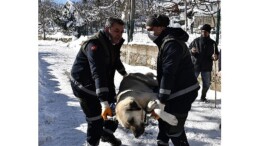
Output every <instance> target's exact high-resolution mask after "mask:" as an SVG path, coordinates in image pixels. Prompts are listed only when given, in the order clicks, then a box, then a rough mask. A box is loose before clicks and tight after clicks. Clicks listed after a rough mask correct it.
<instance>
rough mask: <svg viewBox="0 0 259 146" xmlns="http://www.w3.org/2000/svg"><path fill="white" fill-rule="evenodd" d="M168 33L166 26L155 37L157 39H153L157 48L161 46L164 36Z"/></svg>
mask: <svg viewBox="0 0 259 146" xmlns="http://www.w3.org/2000/svg"><path fill="white" fill-rule="evenodd" d="M168 34H169V31H168V27H167V28H165V29H164V30H163V31H162V32H161V34H160V35H159V36H158V37H157V39H155V40H154V43H155V44H156V45H157V46H158V48H160V47H161V45H162V43H163V40H164V38H165V37H166V36H167V35H168Z"/></svg>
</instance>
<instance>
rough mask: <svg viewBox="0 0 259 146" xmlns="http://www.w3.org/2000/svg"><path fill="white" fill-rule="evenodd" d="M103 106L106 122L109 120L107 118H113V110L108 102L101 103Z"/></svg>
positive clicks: (103, 115)
mask: <svg viewBox="0 0 259 146" xmlns="http://www.w3.org/2000/svg"><path fill="white" fill-rule="evenodd" d="M101 106H102V114H101V116H102V117H103V119H104V120H107V119H108V118H107V116H110V117H112V109H111V108H110V106H109V104H108V102H107V101H103V102H101Z"/></svg>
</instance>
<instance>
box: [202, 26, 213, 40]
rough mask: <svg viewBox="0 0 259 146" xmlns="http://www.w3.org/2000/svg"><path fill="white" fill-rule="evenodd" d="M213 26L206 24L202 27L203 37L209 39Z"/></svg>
mask: <svg viewBox="0 0 259 146" xmlns="http://www.w3.org/2000/svg"><path fill="white" fill-rule="evenodd" d="M210 30H211V26H210V25H209V24H204V25H203V26H202V27H201V36H202V37H209V35H210Z"/></svg>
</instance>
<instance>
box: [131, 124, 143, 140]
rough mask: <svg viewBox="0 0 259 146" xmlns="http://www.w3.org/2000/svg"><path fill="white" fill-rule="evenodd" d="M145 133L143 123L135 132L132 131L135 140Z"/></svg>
mask: <svg viewBox="0 0 259 146" xmlns="http://www.w3.org/2000/svg"><path fill="white" fill-rule="evenodd" d="M144 131H145V126H144V123H143V124H141V126H139V127H136V129H135V131H133V134H134V136H135V138H138V137H139V136H140V135H142V134H143V133H144Z"/></svg>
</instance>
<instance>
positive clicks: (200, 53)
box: [189, 24, 219, 102]
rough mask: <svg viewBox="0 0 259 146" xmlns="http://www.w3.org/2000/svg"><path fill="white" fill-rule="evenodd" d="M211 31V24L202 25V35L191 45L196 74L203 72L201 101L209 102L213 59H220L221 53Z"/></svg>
mask: <svg viewBox="0 0 259 146" xmlns="http://www.w3.org/2000/svg"><path fill="white" fill-rule="evenodd" d="M210 31H211V26H210V25H209V24H204V25H203V26H202V27H201V36H200V37H198V38H196V39H194V40H193V41H192V43H191V44H190V46H189V49H190V52H191V55H192V60H193V63H194V69H195V76H196V77H198V76H199V74H201V79H202V91H201V101H203V102H208V101H207V99H206V94H207V91H208V90H209V88H210V84H211V83H210V82H211V71H212V64H213V61H216V60H217V59H218V55H219V51H218V47H217V45H216V42H215V41H214V40H212V39H211V38H210Z"/></svg>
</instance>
